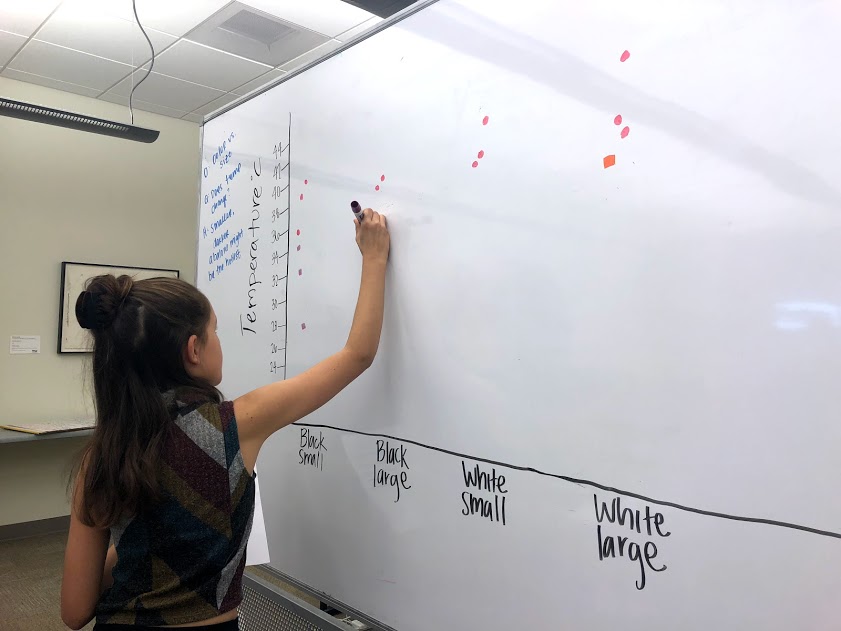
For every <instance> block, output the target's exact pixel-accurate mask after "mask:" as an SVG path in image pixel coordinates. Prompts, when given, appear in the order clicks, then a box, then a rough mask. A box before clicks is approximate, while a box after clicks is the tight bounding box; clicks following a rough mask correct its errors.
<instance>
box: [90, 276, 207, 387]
mask: <svg viewBox="0 0 841 631" xmlns="http://www.w3.org/2000/svg"><path fill="white" fill-rule="evenodd" d="M76 319H77V320H78V321H79V324H80V325H81V326H82V327H83V328H85V329H90V331H91V333H92V335H93V341H94V348H93V370H94V380H95V382H103V381H104V380H103V378H104V379H108V378H112V377H113V378H118V379H120V380H124V379H126V378H129V379H134V378H136V379H137V380H138V381H139V382H140V383H141V384H143V385H144V386H148V387H154V388H156V389H157V390H158V391H164V390H168V389H170V388H173V387H176V386H197V385H209V386H211V387H214V386H217V385H219V382H220V381H222V348H221V345H220V344H219V338H218V336H217V335H216V314H215V313H214V312H213V308H212V307H211V306H210V301H208V299H207V298H206V297H205V295H204V294H203V293H201V292H200V291H199V290H198V289H196V288H195V287H193V286H192V285H190V284H189V283H187V282H184V281H183V280H180V279H177V278H151V279H148V280H139V281H134V280H132V278H131V277H130V276H119V277H115V276H113V275H111V274H106V275H103V276H97V277H95V278H92V279H91V280H90V281H89V282H88V286H87V290H86V291H83V292H82V293H81V294H79V298H78V299H77V300H76ZM102 385H106V386H107V385H108V384H107V383H102ZM98 386H99V383H95V388H96V389H97V398H99V388H98Z"/></svg>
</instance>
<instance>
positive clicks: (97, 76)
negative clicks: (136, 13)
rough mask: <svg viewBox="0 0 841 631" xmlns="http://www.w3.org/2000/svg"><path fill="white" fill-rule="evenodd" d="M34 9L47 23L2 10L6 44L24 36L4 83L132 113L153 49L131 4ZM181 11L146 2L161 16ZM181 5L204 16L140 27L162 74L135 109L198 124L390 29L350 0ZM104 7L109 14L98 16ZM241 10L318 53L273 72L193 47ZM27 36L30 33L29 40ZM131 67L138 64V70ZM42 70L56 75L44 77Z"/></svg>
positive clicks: (71, 0) (44, 0) (92, 2)
mask: <svg viewBox="0 0 841 631" xmlns="http://www.w3.org/2000/svg"><path fill="white" fill-rule="evenodd" d="M29 1H30V2H31V3H33V4H32V6H35V9H36V10H37V11H36V12H37V13H38V16H41V15H43V16H45V17H40V18H39V17H38V16H35V17H33V16H32V15H25V14H24V13H25V11H24V10H23V9H21V8H20V7H18V8H16V9H11V8H10V7H9V5H6V6H2V7H0V34H2V32H3V31H5V30H6V29H5V28H4V26H6V25H7V24H11V25H12V26H14V27H15V30H16V31H18V32H16V33H12V32H11V30H10V31H9V33H10V35H11V36H7V37H6V38H5V39H6V40H7V41H9V42H12V45H13V44H14V43H15V42H16V41H17V40H18V39H20V41H22V42H23V44H22V45H21V46H20V47H19V48H18V49H17V51H16V52H12V53H11V56H10V57H9V58H8V60H4V59H3V58H2V57H0V75H3V76H6V77H8V78H13V79H17V80H22V81H29V82H31V83H39V84H40V85H46V86H47V87H54V88H57V89H64V90H66V91H69V92H75V93H78V94H84V95H87V96H91V95H92V94H93V93H96V95H97V98H99V99H101V100H105V101H110V102H114V103H119V104H127V103H128V92H129V91H130V89H131V86H132V79H133V80H134V82H136V81H139V80H140V79H142V77H143V76H144V75H145V74H146V70H147V69H148V62H149V60H150V55H149V52H148V43H147V42H146V40H145V38H143V36H142V34H141V33H140V31H139V29H137V26H136V24H135V23H134V22H133V21H128V19H127V18H128V17H129V16H130V15H131V1H130V0H65V1H64V2H63V3H62V2H56V1H55V0H29ZM175 1H176V0H144V2H146V3H151V4H152V5H155V4H157V5H158V6H159V7H162V6H164V3H165V2H170V3H171V2H175ZM177 1H178V6H179V9H184V8H185V7H186V8H187V9H190V7H192V8H193V9H196V10H197V11H198V12H197V13H194V14H192V15H187V14H185V13H184V11H182V13H180V14H178V15H177V16H176V17H177V19H176V20H174V23H177V27H172V26H170V25H168V24H167V23H166V22H165V21H162V19H160V16H158V19H157V20H155V19H151V20H146V19H144V17H143V15H142V13H141V14H140V18H141V23H143V25H144V28H146V29H147V32H148V33H149V36H150V39H152V41H153V43H154V45H155V48H156V50H155V68H154V70H153V75H152V76H150V78H149V79H148V81H147V82H144V85H141V86H140V88H139V89H138V90H137V91H136V92H135V95H134V101H135V105H136V107H137V109H145V110H147V111H153V112H156V113H160V114H163V115H166V116H171V117H178V118H183V119H186V120H191V121H194V122H199V121H200V119H201V118H202V117H203V116H204V115H207V114H209V113H211V112H212V111H215V110H217V109H219V108H221V107H223V106H225V105H227V104H228V103H230V102H232V101H234V100H236V99H238V98H240V97H241V96H243V95H245V94H247V93H249V92H251V91H253V90H255V89H258V88H260V87H262V86H263V85H266V84H268V83H271V82H272V81H275V80H276V79H278V78H279V77H281V76H283V75H284V74H285V73H286V72H287V71H289V70H292V69H294V68H296V67H299V66H301V65H303V64H304V63H307V62H309V61H311V60H313V59H315V58H318V57H321V56H322V55H324V54H327V53H328V52H330V51H331V50H334V49H335V48H337V47H338V46H340V45H341V43H342V42H344V41H347V40H348V39H350V38H352V37H353V36H355V35H357V34H359V33H360V32H363V31H365V30H367V29H368V28H371V27H373V26H375V25H376V24H377V23H379V22H380V21H381V19H380V18H378V17H376V16H373V15H372V14H370V13H368V12H367V11H363V10H361V9H357V8H356V7H352V6H350V5H348V4H346V3H344V2H342V1H341V0H244V1H241V2H239V3H236V2H229V1H228V0H187V1H186V2H185V1H184V0H177ZM80 2H81V4H80ZM106 2H107V4H104V3H106ZM313 2H315V4H316V5H318V9H320V10H321V13H320V14H319V13H318V12H314V11H313V6H314V5H313V4H312V3H313ZM97 3H102V4H101V5H100V6H97ZM22 4H24V3H21V5H22ZM235 4H239V5H242V8H243V9H249V10H256V12H257V13H264V14H266V15H267V16H270V17H273V18H275V19H277V20H280V21H281V22H285V23H287V24H288V25H290V26H292V27H294V28H296V29H298V30H300V31H302V32H304V33H307V32H309V33H312V34H313V36H314V37H315V38H316V39H314V40H313V41H314V42H315V41H318V44H317V45H316V46H314V47H312V48H309V49H308V50H305V51H304V52H303V53H301V54H299V55H297V56H296V57H295V58H294V59H291V60H289V61H285V62H283V63H281V64H280V65H278V66H276V67H273V66H271V65H267V64H265V63H260V62H258V61H254V60H252V59H248V58H245V57H242V56H239V55H235V54H232V53H230V52H227V51H224V50H221V49H219V48H215V47H213V46H209V45H206V44H202V43H200V42H195V41H193V40H192V39H190V35H191V33H193V32H194V31H197V29H200V27H201V26H202V25H204V24H205V23H207V22H209V21H211V19H212V18H213V17H214V16H215V15H216V14H217V13H220V12H222V11H225V10H227V11H229V12H230V10H232V9H233V8H234V7H233V5H235ZM36 5H37V6H36ZM331 8H332V9H334V10H333V11H331ZM336 9H338V10H336ZM127 10H128V14H127V13H126V11H127ZM185 10H186V9H185ZM208 10H210V13H208ZM281 13H282V14H281ZM290 18H296V19H299V20H300V21H302V22H306V24H300V23H298V22H294V21H291V20H290ZM147 22H148V26H147ZM312 27H315V28H316V29H321V30H315V29H313V28H312ZM27 29H29V30H31V32H29V33H26V30H27ZM21 31H23V32H21ZM179 31H180V33H179ZM323 31H327V32H326V33H325V32H323ZM176 33H178V34H177V35H176ZM21 38H22V39H21ZM0 39H2V38H0ZM159 46H160V47H161V48H160V50H158V47H159ZM80 48H84V49H85V50H80ZM127 48H129V49H130V50H127ZM27 49H29V50H27ZM295 52H297V51H295ZM6 53H7V54H8V51H6ZM97 53H98V54H97ZM132 60H136V61H137V62H138V63H135V64H132ZM141 60H142V61H141ZM4 61H5V62H6V63H5V64H3V62H4ZM267 61H268V60H267ZM141 64H145V67H144V68H143V69H139V68H138V66H140V65H141ZM43 68H48V70H43ZM210 69H213V70H212V71H211V70H210ZM37 70H41V72H48V73H49V74H44V75H42V74H40V72H37ZM56 75H61V76H56ZM68 77H70V78H68Z"/></svg>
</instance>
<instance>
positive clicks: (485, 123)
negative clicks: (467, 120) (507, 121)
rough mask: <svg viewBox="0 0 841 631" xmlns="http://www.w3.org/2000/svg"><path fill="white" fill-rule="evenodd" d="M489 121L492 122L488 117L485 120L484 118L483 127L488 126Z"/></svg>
mask: <svg viewBox="0 0 841 631" xmlns="http://www.w3.org/2000/svg"><path fill="white" fill-rule="evenodd" d="M488 120H490V119H489V118H488V117H487V116H485V118H483V119H482V124H483V125H487V124H488Z"/></svg>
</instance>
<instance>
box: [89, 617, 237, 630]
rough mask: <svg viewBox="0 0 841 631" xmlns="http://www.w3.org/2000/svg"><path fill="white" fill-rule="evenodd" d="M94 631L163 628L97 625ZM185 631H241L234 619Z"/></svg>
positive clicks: (157, 628) (154, 628)
mask: <svg viewBox="0 0 841 631" xmlns="http://www.w3.org/2000/svg"><path fill="white" fill-rule="evenodd" d="M93 631H161V627H139V626H136V625H133V624H100V623H98V622H97V623H96V625H95V626H94V628H93ZM184 631H239V620H237V619H236V618H234V619H233V620H228V621H227V622H220V623H219V624H204V625H202V626H200V627H185V628H184Z"/></svg>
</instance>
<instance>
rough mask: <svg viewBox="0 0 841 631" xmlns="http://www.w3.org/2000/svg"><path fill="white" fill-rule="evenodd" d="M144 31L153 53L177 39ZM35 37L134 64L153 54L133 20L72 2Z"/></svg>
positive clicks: (142, 61) (156, 32)
mask: <svg viewBox="0 0 841 631" xmlns="http://www.w3.org/2000/svg"><path fill="white" fill-rule="evenodd" d="M146 32H147V34H148V35H149V39H151V40H152V45H153V46H154V47H155V52H156V53H160V52H162V51H163V50H164V49H165V48H166V47H167V46H169V45H170V44H172V43H173V42H175V41H176V38H175V37H173V36H171V35H167V34H166V33H161V32H160V31H155V30H154V29H148V28H147V29H146ZM36 39H38V40H40V41H44V42H49V43H51V44H58V45H60V46H66V47H67V48H73V49H75V50H79V51H82V52H83V53H90V54H91V55H97V56H99V57H105V58H106V59H113V60H115V61H120V62H122V63H124V64H131V65H134V66H139V65H141V64H144V63H146V62H147V61H149V59H150V57H151V56H152V55H151V53H150V51H149V43H148V42H147V41H146V38H145V37H143V34H142V33H141V32H140V29H139V28H138V26H137V24H136V23H134V22H133V21H132V22H129V21H127V20H123V19H121V18H116V17H113V16H111V15H107V14H105V13H103V12H102V11H97V10H94V9H91V8H90V7H87V6H84V5H82V6H79V5H76V4H73V3H72V2H71V3H65V4H64V5H62V6H61V7H59V9H58V11H56V12H55V13H54V14H53V15H52V17H51V18H50V19H49V21H47V24H46V25H45V26H44V28H42V29H41V30H40V31H38V34H37V35H36Z"/></svg>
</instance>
